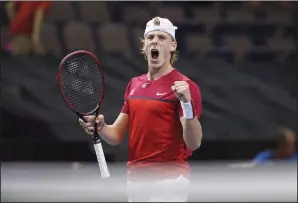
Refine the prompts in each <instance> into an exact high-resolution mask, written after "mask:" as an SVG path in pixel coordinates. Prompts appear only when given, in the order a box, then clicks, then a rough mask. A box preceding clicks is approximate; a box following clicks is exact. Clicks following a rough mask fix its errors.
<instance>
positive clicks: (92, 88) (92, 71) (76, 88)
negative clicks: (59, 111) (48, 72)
mask: <svg viewBox="0 0 298 203" xmlns="http://www.w3.org/2000/svg"><path fill="white" fill-rule="evenodd" d="M101 74H102V73H101V71H100V68H99V66H98V64H97V62H96V61H95V59H94V58H93V57H92V56H90V55H88V54H86V53H80V54H75V55H72V56H71V57H70V58H68V59H67V60H66V61H65V62H64V64H63V67H62V69H61V73H60V81H61V89H62V91H63V93H64V96H65V98H66V99H67V102H68V103H69V104H70V105H71V106H72V107H73V108H74V109H75V110H76V111H77V112H81V113H85V114H88V113H90V112H92V111H94V110H95V109H96V108H97V106H98V103H99V100H100V98H101V94H102V90H103V81H102V75H101Z"/></svg>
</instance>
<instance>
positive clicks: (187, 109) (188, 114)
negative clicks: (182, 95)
mask: <svg viewBox="0 0 298 203" xmlns="http://www.w3.org/2000/svg"><path fill="white" fill-rule="evenodd" d="M180 103H181V107H182V111H183V116H184V118H186V119H193V118H194V115H193V110H192V105H191V102H186V103H183V102H181V101H180Z"/></svg>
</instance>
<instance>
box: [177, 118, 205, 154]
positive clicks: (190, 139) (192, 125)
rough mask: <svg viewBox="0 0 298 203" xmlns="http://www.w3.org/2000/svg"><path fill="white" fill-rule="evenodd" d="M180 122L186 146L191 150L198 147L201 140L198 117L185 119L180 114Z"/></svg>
mask: <svg viewBox="0 0 298 203" xmlns="http://www.w3.org/2000/svg"><path fill="white" fill-rule="evenodd" d="M180 122H181V124H182V127H183V139H184V142H185V144H186V146H187V148H189V149H191V150H192V151H194V150H196V149H198V148H199V147H200V146H201V141H202V127H201V124H200V122H199V120H198V118H197V117H194V118H193V119H186V118H184V116H182V117H180Z"/></svg>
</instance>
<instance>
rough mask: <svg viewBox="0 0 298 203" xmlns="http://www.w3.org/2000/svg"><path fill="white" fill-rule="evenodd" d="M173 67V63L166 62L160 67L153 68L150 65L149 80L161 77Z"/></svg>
mask: <svg viewBox="0 0 298 203" xmlns="http://www.w3.org/2000/svg"><path fill="white" fill-rule="evenodd" d="M172 69H173V67H172V65H171V64H170V63H165V64H164V65H163V66H162V67H160V68H151V67H150V66H149V71H148V74H147V77H148V79H149V80H157V79H159V78H161V77H162V76H164V75H166V74H168V73H169V72H171V70H172Z"/></svg>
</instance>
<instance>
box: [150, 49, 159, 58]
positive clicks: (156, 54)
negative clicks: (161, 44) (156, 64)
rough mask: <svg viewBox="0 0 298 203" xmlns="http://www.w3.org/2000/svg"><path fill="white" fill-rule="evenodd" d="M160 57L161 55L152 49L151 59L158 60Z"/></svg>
mask: <svg viewBox="0 0 298 203" xmlns="http://www.w3.org/2000/svg"><path fill="white" fill-rule="evenodd" d="M158 55H159V52H158V50H157V49H152V50H151V57H152V58H153V59H157V58H158Z"/></svg>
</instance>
